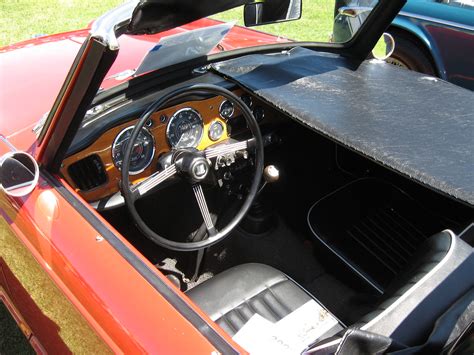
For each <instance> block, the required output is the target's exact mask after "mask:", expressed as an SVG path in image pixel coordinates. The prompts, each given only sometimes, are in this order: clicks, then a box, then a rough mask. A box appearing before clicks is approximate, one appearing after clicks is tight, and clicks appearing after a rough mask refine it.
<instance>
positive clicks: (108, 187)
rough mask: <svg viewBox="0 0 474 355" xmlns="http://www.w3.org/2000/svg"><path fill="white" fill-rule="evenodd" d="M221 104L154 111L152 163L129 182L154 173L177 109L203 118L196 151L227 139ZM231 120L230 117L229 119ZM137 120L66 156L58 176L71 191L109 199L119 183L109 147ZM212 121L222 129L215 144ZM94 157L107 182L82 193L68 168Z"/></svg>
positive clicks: (216, 101) (214, 100)
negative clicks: (163, 120) (202, 126)
mask: <svg viewBox="0 0 474 355" xmlns="http://www.w3.org/2000/svg"><path fill="white" fill-rule="evenodd" d="M235 94H237V95H240V94H241V90H237V91H236V92H235ZM223 101H224V98H223V97H220V96H216V97H213V98H210V99H206V100H200V101H189V102H185V103H182V104H179V105H175V106H172V107H169V108H166V109H164V110H160V111H157V112H155V113H154V114H153V115H152V116H151V119H152V125H151V127H150V128H148V130H149V132H150V133H151V134H152V135H153V137H154V139H155V155H154V157H153V160H152V162H151V164H150V165H149V166H148V167H147V168H146V169H145V170H144V171H143V172H141V173H140V174H137V175H133V176H131V181H132V182H134V183H135V182H138V181H140V180H142V179H144V178H146V177H147V176H149V175H151V174H152V173H154V172H155V171H156V170H157V168H156V167H157V162H158V158H159V157H160V156H161V155H162V154H164V153H167V152H169V151H170V148H171V147H170V145H169V143H168V140H167V137H166V127H167V125H168V121H169V119H170V117H171V116H172V115H173V114H174V113H175V112H176V111H178V110H180V109H182V108H185V107H190V108H193V109H194V110H196V111H198V112H199V113H200V115H201V117H202V119H203V124H204V130H203V135H202V139H201V141H200V143H199V145H198V147H197V148H198V149H199V150H203V149H206V148H207V147H209V146H210V145H212V144H215V143H218V142H221V141H223V140H225V139H227V138H228V137H229V135H228V131H227V125H226V123H225V120H223V119H222V118H221V117H220V115H219V106H220V104H221V103H222V102H223ZM237 115H239V112H238V110H236V112H234V115H233V117H235V116H237ZM162 117H166V121H165V122H162V120H161V118H162ZM231 119H232V118H231ZM137 120H138V118H136V119H132V120H130V121H128V122H126V123H123V124H121V125H118V126H115V127H113V128H111V129H109V130H108V131H107V132H105V133H103V134H102V135H101V136H100V137H99V138H98V139H97V140H96V141H95V142H94V143H92V144H91V145H90V146H89V147H87V148H86V149H84V150H82V151H80V152H78V153H76V154H74V155H72V156H70V157H67V158H66V159H65V160H64V161H63V164H62V166H61V173H62V175H63V176H64V178H65V179H66V180H67V181H68V182H69V184H71V186H72V187H73V188H75V189H76V191H77V192H78V193H79V194H80V195H81V196H82V197H83V198H84V199H85V200H86V201H88V202H93V201H97V200H100V199H102V198H104V197H107V196H110V195H112V194H114V193H116V192H117V191H119V183H120V180H121V176H120V175H121V172H120V170H119V169H117V167H116V166H115V165H114V163H113V161H112V144H113V142H114V140H115V138H116V137H117V135H118V134H119V133H120V132H121V131H122V130H123V129H125V128H127V127H130V126H133V125H134V124H135V123H136V122H137ZM214 121H219V122H221V123H223V126H224V134H223V135H222V137H221V138H220V139H218V140H217V141H212V140H211V139H210V138H209V126H210V125H211V123H212V122H214ZM94 154H96V155H98V156H99V158H100V159H101V161H102V163H103V165H104V168H105V172H106V175H107V181H106V182H105V183H104V184H102V185H100V186H98V187H96V188H93V189H91V190H88V191H82V190H80V189H79V188H78V186H77V185H76V184H75V183H74V180H73V179H72V178H71V176H70V174H69V167H70V166H71V165H72V164H74V163H76V162H78V161H80V160H82V159H84V158H87V157H89V156H91V155H94Z"/></svg>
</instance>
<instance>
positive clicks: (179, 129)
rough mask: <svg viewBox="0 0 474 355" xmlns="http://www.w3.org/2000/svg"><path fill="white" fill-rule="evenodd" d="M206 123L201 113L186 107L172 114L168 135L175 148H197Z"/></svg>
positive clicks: (167, 130) (167, 129)
mask: <svg viewBox="0 0 474 355" xmlns="http://www.w3.org/2000/svg"><path fill="white" fill-rule="evenodd" d="M203 130H204V125H203V123H202V118H201V116H200V115H199V113H198V112H197V111H196V110H194V109H192V108H190V107H186V108H183V109H181V110H179V111H176V112H175V113H174V115H173V116H171V118H170V120H169V123H168V127H167V128H166V137H167V138H168V142H169V143H170V145H171V147H173V148H195V147H197V146H198V144H199V142H200V141H201V138H202V132H203Z"/></svg>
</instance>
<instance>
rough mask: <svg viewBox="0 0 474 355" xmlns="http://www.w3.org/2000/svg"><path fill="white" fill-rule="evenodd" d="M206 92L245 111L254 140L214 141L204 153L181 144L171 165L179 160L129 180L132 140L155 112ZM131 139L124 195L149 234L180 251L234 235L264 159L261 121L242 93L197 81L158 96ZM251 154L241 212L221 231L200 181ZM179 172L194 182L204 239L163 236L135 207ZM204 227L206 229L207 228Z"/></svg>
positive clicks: (123, 173) (124, 169) (126, 156)
mask: <svg viewBox="0 0 474 355" xmlns="http://www.w3.org/2000/svg"><path fill="white" fill-rule="evenodd" d="M203 92H207V93H209V94H212V95H214V96H222V97H225V98H226V99H228V100H230V101H231V102H232V103H233V104H234V105H235V106H236V107H237V108H238V109H239V110H240V112H241V113H242V115H243V117H244V118H245V121H246V123H247V127H248V129H249V131H250V132H249V133H251V134H252V136H253V137H254V138H252V139H246V140H241V141H236V140H235V139H228V140H226V141H224V142H219V143H216V144H214V145H213V146H211V147H209V148H207V149H206V150H205V151H204V152H199V151H196V150H195V149H191V148H183V149H180V150H179V151H174V152H173V154H172V155H170V156H169V157H170V158H171V159H170V160H169V161H168V160H166V161H167V163H168V164H169V163H171V162H175V163H176V165H175V163H173V164H172V165H169V166H168V167H167V168H165V169H163V170H162V171H160V172H156V173H154V174H152V175H151V176H150V177H148V178H145V179H144V180H143V181H141V182H139V183H136V184H131V182H130V164H131V163H130V161H131V158H132V156H133V154H132V150H133V148H134V142H135V141H137V139H138V137H139V134H140V132H141V129H142V128H143V127H144V126H145V124H146V122H148V120H149V119H150V118H151V116H152V115H153V114H154V113H155V112H157V111H159V110H160V109H162V108H163V107H166V105H167V104H169V103H170V102H171V100H176V99H177V98H185V97H186V98H188V97H189V96H192V95H194V94H202V93H203ZM183 129H184V128H183ZM129 140H130V141H129V143H128V144H127V146H126V150H125V152H124V157H123V163H122V171H121V177H122V184H121V190H122V195H123V197H124V199H125V203H126V205H127V207H128V209H129V211H130V214H131V216H132V218H133V219H134V221H135V224H136V225H137V226H138V228H139V229H140V230H141V231H142V232H143V234H144V235H145V236H146V237H147V238H149V239H150V240H152V241H153V242H155V243H156V244H158V245H160V246H162V247H165V248H168V249H172V250H178V251H191V250H201V249H204V248H208V247H210V246H211V245H214V244H216V243H217V242H219V241H220V240H222V239H224V238H225V237H227V236H228V235H230V233H231V231H232V230H233V229H234V228H235V227H236V226H237V225H238V224H239V222H240V221H241V220H242V218H244V215H245V213H247V211H248V210H249V208H250V206H251V204H252V202H253V201H254V199H255V197H256V195H257V191H258V187H259V185H260V179H261V175H262V172H263V162H264V151H263V148H264V147H263V138H262V135H261V132H260V127H259V125H258V122H257V120H256V119H255V117H254V116H253V114H252V111H251V110H250V109H249V108H248V107H247V106H246V105H245V104H243V103H242V101H241V100H239V98H238V96H236V95H235V94H234V93H233V92H231V91H229V90H227V89H225V88H222V87H219V86H216V85H210V84H195V85H192V86H188V87H181V88H178V89H176V90H174V91H170V92H168V93H167V94H165V95H164V96H163V97H161V98H159V99H158V100H156V101H155V102H154V103H153V104H151V105H150V106H149V107H148V108H147V109H146V110H145V112H143V114H142V115H141V117H140V118H139V120H138V122H137V123H136V124H135V126H134V128H133V130H132V132H131V135H130V138H129ZM250 150H252V151H250ZM175 153H176V154H175ZM202 153H204V154H202ZM250 153H252V164H251V165H252V167H253V170H254V173H253V178H252V183H251V186H250V189H249V192H248V194H247V196H246V197H245V198H244V200H243V203H242V204H241V205H240V207H239V209H238V210H237V211H232V212H233V216H230V215H229V216H228V217H229V218H226V219H222V220H221V221H224V220H225V221H226V223H225V224H224V225H219V231H218V230H217V229H216V227H215V225H214V224H215V223H217V222H216V220H215V219H213V218H212V217H211V214H210V212H209V208H208V205H207V202H206V198H205V196H204V193H203V188H202V186H201V185H200V184H201V183H202V184H204V183H207V182H212V183H214V181H208V180H206V178H207V174H208V173H210V170H211V169H210V168H212V167H214V169H215V170H218V169H219V168H220V167H224V166H230V165H232V164H233V163H235V161H236V160H237V159H247V158H248V157H249V156H250ZM210 160H212V162H209V161H210ZM178 174H179V175H180V177H181V178H183V179H184V180H187V181H188V182H190V183H191V184H192V188H193V192H194V195H195V197H196V200H197V203H198V206H199V210H200V212H201V215H202V217H203V220H204V223H203V226H204V227H205V228H206V230H207V234H208V238H206V239H202V240H195V241H190V242H181V241H175V240H172V239H168V238H166V237H165V236H161V235H160V234H158V233H157V232H156V231H154V230H153V229H151V228H150V227H149V226H148V225H147V222H146V221H145V220H144V219H143V218H142V217H141V216H140V212H139V211H138V209H137V206H135V201H136V200H137V199H138V198H140V197H141V196H143V195H145V194H147V193H149V192H151V191H152V190H153V189H155V188H158V186H159V185H160V184H162V186H165V185H166V183H165V181H166V180H167V179H169V178H171V177H172V176H174V175H178ZM210 177H212V176H210ZM230 217H232V218H230ZM174 222H177V223H179V221H169V223H174ZM204 227H203V228H202V230H204Z"/></svg>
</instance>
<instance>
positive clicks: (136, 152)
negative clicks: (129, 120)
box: [112, 126, 155, 175]
mask: <svg viewBox="0 0 474 355" xmlns="http://www.w3.org/2000/svg"><path fill="white" fill-rule="evenodd" d="M133 128H134V126H131V127H127V128H125V129H124V130H122V131H121V132H120V133H119V134H118V135H117V137H116V138H115V140H114V143H113V144H112V160H113V162H114V165H115V166H116V167H117V169H119V170H121V169H122V164H123V158H124V156H125V151H126V150H127V145H128V142H129V140H130V136H131V135H132V131H133ZM154 155H155V140H154V138H153V136H152V135H151V134H150V132H148V130H147V129H146V128H142V129H141V131H140V133H139V134H138V137H137V140H136V141H135V145H134V146H133V150H132V155H131V157H130V174H131V175H135V174H139V173H141V172H142V171H143V170H145V169H146V168H148V166H150V164H151V161H152V160H153V156H154Z"/></svg>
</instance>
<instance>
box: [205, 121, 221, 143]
mask: <svg viewBox="0 0 474 355" xmlns="http://www.w3.org/2000/svg"><path fill="white" fill-rule="evenodd" d="M216 124H218V125H220V126H221V127H222V133H221V134H220V135H219V137H217V138H215V137H214V138H213V137H212V136H211V134H212V126H214V125H216ZM207 131H208V132H207V136H208V137H209V139H210V140H211V141H213V142H217V141H218V140H219V139H221V138H222V136H223V135H224V133H225V126H224V123H222V122H221V121H219V120H214V121H212V122H211V124H210V125H209V128H208V130H207Z"/></svg>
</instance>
